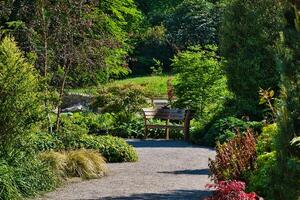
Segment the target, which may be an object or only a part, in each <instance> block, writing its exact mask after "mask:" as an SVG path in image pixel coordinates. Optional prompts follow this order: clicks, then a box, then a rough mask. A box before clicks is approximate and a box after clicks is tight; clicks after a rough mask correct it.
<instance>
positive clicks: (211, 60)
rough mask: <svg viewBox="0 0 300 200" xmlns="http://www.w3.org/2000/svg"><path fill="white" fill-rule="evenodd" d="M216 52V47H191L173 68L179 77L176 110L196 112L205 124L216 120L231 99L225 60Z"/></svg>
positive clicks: (175, 88)
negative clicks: (227, 99)
mask: <svg viewBox="0 0 300 200" xmlns="http://www.w3.org/2000/svg"><path fill="white" fill-rule="evenodd" d="M216 52H217V47H216V46H205V47H199V46H197V47H190V48H189V49H188V50H187V51H183V52H182V53H180V54H178V55H177V56H176V57H175V58H174V59H173V64H172V66H173V67H174V71H175V72H176V73H177V75H176V77H175V84H174V90H175V95H176V97H177V100H176V102H174V106H175V107H179V108H188V109H191V110H194V111H195V112H196V114H195V117H197V118H198V120H201V121H203V122H208V121H209V120H210V119H211V118H213V117H214V115H215V114H217V113H218V112H219V111H220V110H221V108H222V106H221V105H222V104H223V103H224V100H225V99H226V98H227V97H228V96H229V93H228V90H227V86H226V77H225V75H224V73H223V59H222V58H221V57H219V56H218V55H217V53H216Z"/></svg>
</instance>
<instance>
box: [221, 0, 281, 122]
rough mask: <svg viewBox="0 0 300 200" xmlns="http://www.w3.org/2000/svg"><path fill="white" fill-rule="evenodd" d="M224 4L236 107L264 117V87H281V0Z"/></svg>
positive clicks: (224, 40) (225, 51)
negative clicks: (278, 57)
mask: <svg viewBox="0 0 300 200" xmlns="http://www.w3.org/2000/svg"><path fill="white" fill-rule="evenodd" d="M225 5H226V6H225V7H224V8H223V12H224V13H223V16H222V25H221V34H220V40H221V45H220V46H221V51H222V55H223V56H224V58H225V59H226V60H227V65H226V67H225V71H226V75H227V78H228V86H229V89H230V90H231V91H232V92H233V93H234V95H235V104H234V105H233V108H234V109H235V110H236V112H237V113H238V114H239V115H240V116H243V115H247V116H250V117H251V118H253V117H254V118H261V112H262V109H263V108H262V107H260V106H259V104H258V91H259V89H260V88H263V89H268V88H272V89H275V90H277V89H278V84H279V72H278V71H277V69H276V55H275V52H276V51H275V46H276V43H277V39H278V38H279V34H278V33H279V31H280V30H281V29H280V28H281V21H282V16H281V14H280V13H281V10H280V7H281V6H280V5H281V4H280V1H278V0H276V1H274V0H265V1H260V0H257V1H247V0H232V1H228V3H226V4H225Z"/></svg>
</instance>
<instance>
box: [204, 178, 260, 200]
mask: <svg viewBox="0 0 300 200" xmlns="http://www.w3.org/2000/svg"><path fill="white" fill-rule="evenodd" d="M206 187H207V188H213V189H216V191H215V192H214V194H213V196H211V197H208V198H206V199H205V200H256V199H257V198H258V197H257V195H256V194H255V193H254V192H252V193H246V192H245V188H246V185H245V183H244V182H240V181H220V182H219V183H218V184H208V185H207V186H206Z"/></svg>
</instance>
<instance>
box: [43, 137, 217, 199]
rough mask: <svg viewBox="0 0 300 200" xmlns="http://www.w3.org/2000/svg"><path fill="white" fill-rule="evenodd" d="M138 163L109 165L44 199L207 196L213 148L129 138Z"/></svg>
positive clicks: (176, 142) (45, 196)
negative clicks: (95, 177)
mask: <svg viewBox="0 0 300 200" xmlns="http://www.w3.org/2000/svg"><path fill="white" fill-rule="evenodd" d="M129 143H131V144H132V145H134V146H135V147H136V148H137V151H138V153H139V159H140V160H139V162H137V163H115V164H109V169H110V173H109V175H108V176H107V177H104V178H102V179H98V180H91V181H85V182H79V183H72V184H69V185H66V186H65V187H63V188H60V189H58V190H57V191H55V192H52V193H49V194H46V195H44V196H43V197H41V198H39V199H44V200H54V199H55V200H101V199H103V200H109V199H111V200H134V199H136V200H150V199H162V200H164V199H170V200H181V199H182V200H184V199H188V200H194V199H195V200H199V199H203V198H204V197H205V196H207V195H208V193H209V192H208V191H206V189H205V185H206V184H207V183H209V179H208V166H207V164H208V158H209V157H213V156H214V154H215V152H214V150H213V149H207V148H201V147H198V146H192V145H189V144H187V143H184V142H180V141H165V140H147V141H140V140H130V141H129Z"/></svg>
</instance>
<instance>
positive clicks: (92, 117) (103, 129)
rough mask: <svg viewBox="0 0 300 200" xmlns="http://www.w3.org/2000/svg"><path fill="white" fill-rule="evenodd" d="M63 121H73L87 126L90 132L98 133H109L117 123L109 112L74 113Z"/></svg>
mask: <svg viewBox="0 0 300 200" xmlns="http://www.w3.org/2000/svg"><path fill="white" fill-rule="evenodd" d="M63 121H72V123H74V124H77V125H80V126H83V127H86V128H87V129H88V132H89V133H92V134H97V135H98V134H100V135H103V134H108V133H109V132H111V130H112V129H113V126H114V124H115V119H114V118H113V116H112V115H110V114H109V113H105V114H95V113H91V112H87V113H74V114H73V115H72V116H67V117H64V119H63Z"/></svg>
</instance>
